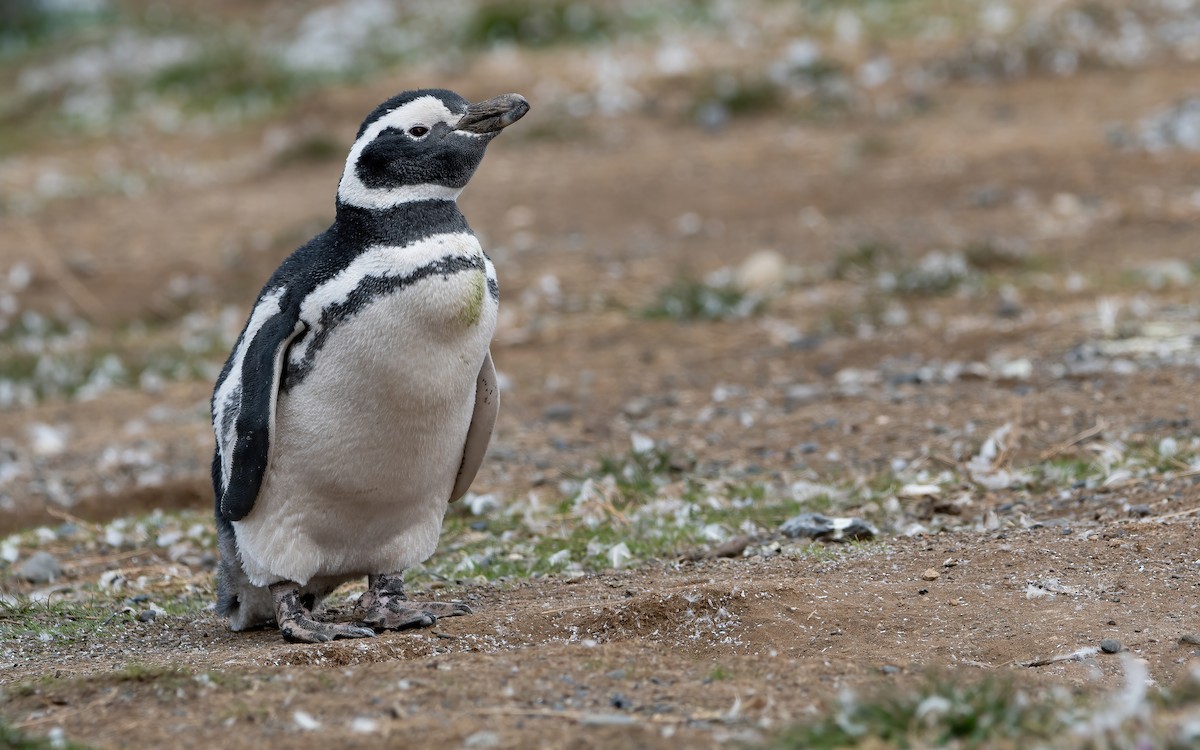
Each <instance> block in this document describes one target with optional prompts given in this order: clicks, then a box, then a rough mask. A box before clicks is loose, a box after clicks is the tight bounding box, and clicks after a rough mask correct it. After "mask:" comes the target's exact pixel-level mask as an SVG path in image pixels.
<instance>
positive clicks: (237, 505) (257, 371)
mask: <svg viewBox="0 0 1200 750" xmlns="http://www.w3.org/2000/svg"><path fill="white" fill-rule="evenodd" d="M304 330H305V326H304V324H303V323H302V322H300V321H299V320H298V319H297V317H296V316H294V315H287V314H285V313H282V312H281V313H280V314H278V315H275V316H274V317H272V318H270V319H269V320H267V321H266V322H265V323H264V324H263V325H262V327H261V328H259V330H258V331H257V332H256V333H255V335H254V339H253V340H252V341H251V342H250V346H249V348H247V350H246V356H245V358H244V359H243V360H242V372H241V398H240V401H239V403H238V407H237V417H236V419H235V420H234V438H235V439H234V440H233V442H232V445H226V446H221V447H222V448H223V450H228V451H231V453H232V458H231V460H230V470H229V480H228V481H227V482H226V483H225V490H224V492H223V493H222V495H221V503H220V513H221V515H222V516H223V517H224V518H225V519H227V520H229V521H240V520H242V519H243V518H245V517H246V516H247V515H249V514H250V511H251V510H253V509H254V501H255V500H256V499H257V498H258V491H259V490H260V489H261V488H262V483H263V478H264V477H265V476H266V473H267V466H268V464H269V461H270V454H271V431H272V430H273V429H274V428H275V404H276V401H277V400H278V398H279V385H280V381H281V380H282V378H283V367H284V363H285V361H286V354H287V349H288V345H290V344H291V343H292V341H293V340H294V339H295V338H296V337H297V336H298V335H300V334H301V333H302V332H303V331H304Z"/></svg>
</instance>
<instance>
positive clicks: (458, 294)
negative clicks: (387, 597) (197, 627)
mask: <svg viewBox="0 0 1200 750" xmlns="http://www.w3.org/2000/svg"><path fill="white" fill-rule="evenodd" d="M489 265H490V264H489ZM496 311H497V304H496V300H495V298H494V297H493V295H492V294H489V293H488V284H487V277H486V275H485V273H484V271H483V270H481V269H478V268H470V269H465V270H462V271H459V272H455V273H452V274H448V275H445V276H442V275H433V276H429V277H427V278H423V279H420V280H419V281H416V282H415V283H414V284H412V285H410V286H404V287H402V288H400V289H397V290H395V291H391V292H388V293H387V294H384V295H381V296H378V297H376V298H374V299H372V300H370V301H369V303H368V304H366V305H365V306H364V307H363V308H362V309H361V310H359V311H358V312H357V313H356V314H355V315H354V316H353V317H351V318H349V319H348V320H345V321H342V322H341V323H340V324H339V325H338V327H337V329H336V330H335V331H331V332H330V333H329V335H328V336H327V337H326V340H325V341H324V344H323V346H322V348H321V350H320V352H319V353H318V354H317V355H316V357H315V359H314V361H313V362H312V365H311V367H310V369H309V370H308V372H307V373H306V374H305V377H304V378H303V380H301V381H300V382H298V383H297V384H295V385H294V386H293V387H291V388H289V389H288V390H286V391H284V392H282V393H280V395H279V399H278V402H277V405H276V414H275V423H274V424H275V426H274V430H273V431H272V441H271V450H270V458H269V466H268V469H267V472H266V476H265V478H264V482H263V486H262V488H261V490H260V493H259V496H258V499H257V501H256V502H255V506H254V509H253V510H252V511H251V513H250V514H249V515H247V516H246V517H245V518H244V519H242V520H241V521H238V522H235V523H234V524H233V527H234V532H235V534H236V537H237V544H238V549H239V551H240V553H241V561H242V567H243V569H244V571H245V573H246V575H247V577H248V578H249V580H250V582H251V583H253V584H254V585H256V586H266V585H270V584H272V583H275V582H277V581H280V580H290V581H296V582H298V583H301V584H304V583H306V582H308V581H309V580H310V579H313V578H325V577H332V578H337V577H343V576H345V577H351V576H356V575H370V574H373V573H388V572H396V571H401V570H404V569H406V568H408V567H410V566H412V565H415V564H417V563H419V562H422V561H424V560H425V559H427V558H428V557H429V556H430V555H431V554H433V552H434V550H435V549H436V548H437V542H438V536H439V534H440V533H441V527H442V518H443V516H444V515H445V512H446V507H447V505H448V503H449V499H450V493H451V491H452V489H453V486H454V482H455V478H456V476H457V473H458V468H459V465H460V463H461V461H462V456H463V445H464V443H465V441H466V435H467V429H468V427H469V426H470V422H471V418H472V414H473V410H474V404H475V384H476V377H477V375H478V373H479V368H480V366H481V365H482V363H483V359H484V356H485V355H486V353H487V349H488V345H489V344H490V342H491V338H492V333H493V332H494V330H495V325H496Z"/></svg>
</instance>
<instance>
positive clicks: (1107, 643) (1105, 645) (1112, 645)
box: [1100, 638, 1121, 654]
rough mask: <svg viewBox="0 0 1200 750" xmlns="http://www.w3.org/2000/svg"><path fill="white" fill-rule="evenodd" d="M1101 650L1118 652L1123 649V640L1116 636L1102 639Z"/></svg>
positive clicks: (1107, 652)
mask: <svg viewBox="0 0 1200 750" xmlns="http://www.w3.org/2000/svg"><path fill="white" fill-rule="evenodd" d="M1100 650H1101V651H1103V652H1104V653H1106V654H1116V653H1120V651H1121V642H1120V641H1118V640H1117V639H1115V638H1105V639H1104V640H1102V641H1100Z"/></svg>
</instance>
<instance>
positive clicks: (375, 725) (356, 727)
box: [350, 716, 379, 734]
mask: <svg viewBox="0 0 1200 750" xmlns="http://www.w3.org/2000/svg"><path fill="white" fill-rule="evenodd" d="M350 731H351V732H353V733H355V734H375V733H376V732H378V731H379V722H378V721H376V720H374V719H372V718H371V717H369V716H355V717H354V719H353V720H352V721H351V722H350Z"/></svg>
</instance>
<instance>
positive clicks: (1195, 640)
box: [1179, 633, 1200, 646]
mask: <svg viewBox="0 0 1200 750" xmlns="http://www.w3.org/2000/svg"><path fill="white" fill-rule="evenodd" d="M1179 642H1180V643H1186V644H1188V645H1189V646H1200V634H1197V633H1188V634H1186V635H1181V636H1179Z"/></svg>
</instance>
